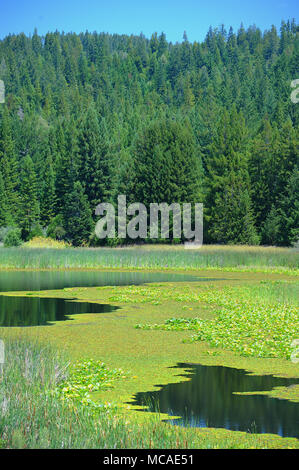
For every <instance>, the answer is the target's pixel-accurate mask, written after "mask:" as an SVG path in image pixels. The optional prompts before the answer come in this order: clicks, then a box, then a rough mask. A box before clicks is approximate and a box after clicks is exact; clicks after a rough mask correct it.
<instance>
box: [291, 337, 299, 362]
mask: <svg viewBox="0 0 299 470" xmlns="http://www.w3.org/2000/svg"><path fill="white" fill-rule="evenodd" d="M291 348H292V354H291V361H292V362H293V363H294V364H298V362H299V339H294V340H293V341H292V343H291Z"/></svg>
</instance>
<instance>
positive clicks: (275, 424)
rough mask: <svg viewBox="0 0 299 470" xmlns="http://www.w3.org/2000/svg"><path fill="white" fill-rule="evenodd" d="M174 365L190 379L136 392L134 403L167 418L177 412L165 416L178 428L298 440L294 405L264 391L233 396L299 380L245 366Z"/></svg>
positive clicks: (298, 408)
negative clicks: (258, 372) (260, 373)
mask: <svg viewBox="0 0 299 470" xmlns="http://www.w3.org/2000/svg"><path fill="white" fill-rule="evenodd" d="M176 367H178V368H182V369H186V368H188V369H190V372H189V373H185V374H182V375H183V376H187V377H190V380H189V381H184V382H179V383H170V384H168V385H163V386H162V387H161V389H160V390H156V391H152V392H142V393H138V394H136V395H135V397H134V401H133V404H134V405H142V406H144V405H145V406H148V407H149V408H148V410H149V411H158V410H159V411H160V412H161V413H167V414H169V415H170V416H176V417H177V416H180V418H174V419H169V420H167V422H170V423H171V424H176V425H180V426H194V427H212V428H226V429H230V430H234V431H245V432H252V433H273V434H279V435H280V436H283V437H287V436H288V437H297V438H299V403H293V402H290V401H288V400H281V399H278V398H270V397H268V396H266V395H237V394H236V392H256V391H259V392H260V391H270V390H272V389H273V388H274V387H279V386H284V387H288V386H292V385H294V384H296V383H299V379H290V378H279V377H273V376H272V375H264V376H256V375H255V376H254V375H249V373H248V372H247V371H245V370H240V369H234V368H231V367H221V366H203V365H200V364H194V365H193V364H192V365H191V364H178V365H177V366H176ZM131 404H132V403H131Z"/></svg>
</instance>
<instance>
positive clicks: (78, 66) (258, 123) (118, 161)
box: [0, 20, 299, 246]
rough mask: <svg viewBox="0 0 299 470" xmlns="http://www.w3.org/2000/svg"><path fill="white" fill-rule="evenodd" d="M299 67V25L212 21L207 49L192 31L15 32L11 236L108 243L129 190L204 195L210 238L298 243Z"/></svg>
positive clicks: (8, 48) (153, 197) (6, 168)
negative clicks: (178, 34) (98, 210)
mask: <svg viewBox="0 0 299 470" xmlns="http://www.w3.org/2000/svg"><path fill="white" fill-rule="evenodd" d="M298 64H299V26H298V25H297V24H296V23H295V21H294V20H293V21H287V22H282V23H281V28H280V31H277V30H276V28H275V27H274V26H272V27H271V28H270V29H269V30H267V31H265V32H262V31H261V30H260V29H259V28H257V27H255V26H251V27H249V28H248V29H247V30H245V29H244V27H243V26H242V25H241V26H240V28H239V30H238V31H237V32H234V31H233V30H232V28H229V29H228V30H226V29H225V27H224V26H221V27H219V28H215V29H213V28H210V29H209V31H208V33H207V35H206V38H205V40H204V41H203V42H201V43H199V42H194V43H191V42H189V40H188V36H187V33H186V32H185V33H184V35H183V38H182V42H180V43H176V44H173V43H170V42H168V41H167V39H166V36H165V34H164V33H161V34H157V33H154V34H153V35H152V37H151V38H146V37H145V36H144V35H143V34H140V35H139V36H126V35H116V34H115V35H110V34H106V33H97V32H94V33H90V32H86V33H81V34H74V33H68V34H65V33H60V32H57V31H56V32H53V33H48V34H46V35H45V36H40V35H39V34H38V32H37V31H35V32H34V33H33V34H32V36H31V37H27V36H26V35H24V34H19V35H9V36H7V37H5V38H4V39H3V40H1V41H0V79H1V80H3V82H4V83H5V103H4V104H1V105H0V241H1V240H4V239H5V237H8V236H9V235H11V236H10V239H11V241H13V240H14V243H15V244H17V243H18V242H20V240H21V239H22V240H24V241H25V240H29V239H30V238H32V237H33V236H37V235H41V234H43V235H46V236H49V237H53V238H56V239H62V240H66V241H68V242H70V243H72V244H73V245H74V246H79V245H84V246H88V245H90V246H96V245H98V244H100V241H99V240H98V239H97V238H96V237H95V235H94V226H95V223H96V216H95V207H96V205H97V204H98V203H99V202H112V203H114V204H116V202H117V196H118V195H119V194H126V195H127V200H128V202H143V203H144V204H145V205H146V206H147V205H148V204H149V203H150V202H167V203H169V204H170V203H173V202H179V203H180V202H203V203H204V242H205V243H225V244H264V245H281V246H291V245H294V244H296V243H297V241H298V239H299V228H298V227H299V172H298V166H299V159H298V155H299V145H298V142H299V104H295V103H293V102H292V100H291V98H290V95H291V92H292V88H291V81H292V80H295V79H299V70H298ZM12 235H13V236H12ZM118 242H120V240H117V239H116V240H111V239H110V240H107V241H106V242H105V243H110V244H111V243H118ZM123 242H125V240H123ZM101 243H103V242H101Z"/></svg>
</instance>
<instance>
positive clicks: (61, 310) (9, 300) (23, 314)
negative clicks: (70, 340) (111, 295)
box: [0, 295, 118, 327]
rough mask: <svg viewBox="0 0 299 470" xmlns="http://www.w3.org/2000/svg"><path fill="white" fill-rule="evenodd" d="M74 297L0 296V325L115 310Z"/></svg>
mask: <svg viewBox="0 0 299 470" xmlns="http://www.w3.org/2000/svg"><path fill="white" fill-rule="evenodd" d="M74 300H75V299H71V300H70V299H68V300H65V299H56V298H40V297H8V296H4V295H2V296H0V327H2V326H10V327H11V326H37V325H50V324H51V323H49V322H56V321H64V320H69V318H68V315H75V314H79V313H105V312H112V311H114V310H117V309H118V307H115V306H112V305H105V304H98V303H90V302H74Z"/></svg>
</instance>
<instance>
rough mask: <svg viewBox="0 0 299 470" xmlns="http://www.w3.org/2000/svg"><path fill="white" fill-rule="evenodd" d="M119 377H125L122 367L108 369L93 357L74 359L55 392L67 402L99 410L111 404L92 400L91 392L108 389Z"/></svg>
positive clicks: (109, 406)
mask: <svg viewBox="0 0 299 470" xmlns="http://www.w3.org/2000/svg"><path fill="white" fill-rule="evenodd" d="M119 378H123V379H124V378H126V375H125V373H124V372H123V370H122V369H110V368H108V367H107V366H106V365H105V364H104V363H103V362H101V361H95V360H93V359H88V360H85V361H76V362H75V363H73V364H71V365H70V367H69V370H68V378H67V380H65V381H63V382H61V383H60V384H59V387H57V389H56V391H55V392H56V393H57V395H58V396H59V397H60V398H61V399H63V400H65V401H67V402H69V403H70V402H72V403H73V404H75V405H76V404H78V403H80V404H81V405H84V406H88V407H89V408H91V409H92V410H93V411H99V410H102V409H108V408H111V406H112V405H111V403H108V402H105V403H101V402H99V401H98V400H97V401H95V400H93V399H92V398H91V393H94V392H97V391H99V390H103V389H105V390H110V389H111V388H113V386H114V382H115V380H116V379H119Z"/></svg>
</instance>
